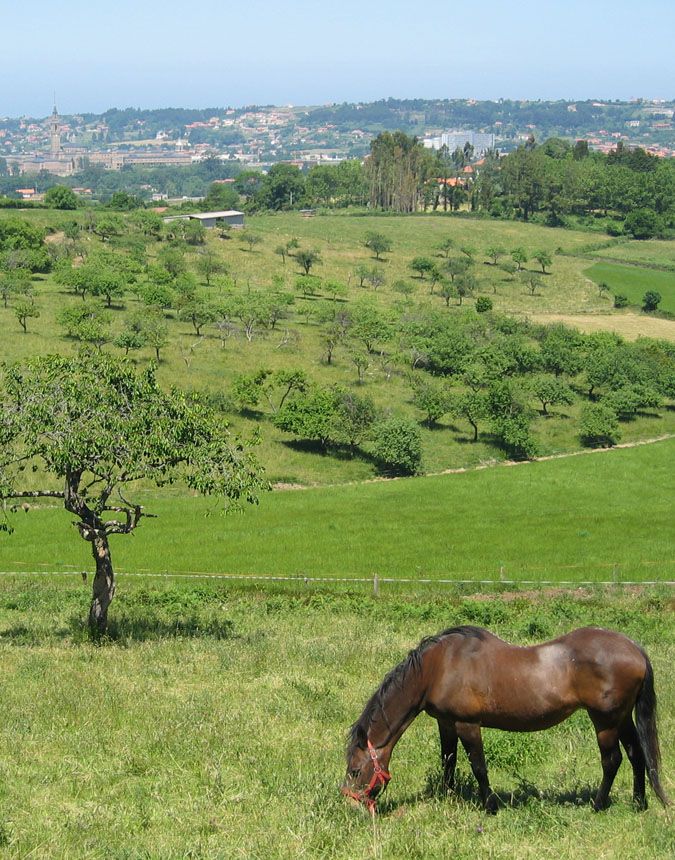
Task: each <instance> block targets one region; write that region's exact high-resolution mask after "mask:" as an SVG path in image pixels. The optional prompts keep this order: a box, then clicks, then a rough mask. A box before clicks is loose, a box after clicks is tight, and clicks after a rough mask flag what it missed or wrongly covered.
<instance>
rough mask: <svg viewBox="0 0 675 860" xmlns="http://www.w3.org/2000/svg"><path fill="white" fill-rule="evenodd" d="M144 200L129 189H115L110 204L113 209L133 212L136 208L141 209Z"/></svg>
mask: <svg viewBox="0 0 675 860" xmlns="http://www.w3.org/2000/svg"><path fill="white" fill-rule="evenodd" d="M142 205H143V201H142V200H140V199H139V198H138V197H134V195H133V194H129V192H128V191H115V192H114V193H113V195H112V197H111V198H110V202H109V203H108V206H109V207H110V208H111V209H117V210H118V211H120V212H131V211H133V210H134V209H140V207H141V206H142Z"/></svg>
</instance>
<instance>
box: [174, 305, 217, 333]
mask: <svg viewBox="0 0 675 860" xmlns="http://www.w3.org/2000/svg"><path fill="white" fill-rule="evenodd" d="M178 318H179V319H181V320H186V321H189V322H191V323H192V327H193V328H194V330H195V334H196V335H197V337H200V336H201V333H202V329H203V328H204V326H205V325H208V324H209V323H212V322H215V321H216V319H217V318H218V309H217V308H216V307H215V305H214V304H212V303H211V302H209V301H208V300H207V299H205V298H203V297H202V296H195V297H194V298H192V299H191V300H190V301H188V302H186V303H185V304H183V305H182V306H181V308H180V310H179V311H178Z"/></svg>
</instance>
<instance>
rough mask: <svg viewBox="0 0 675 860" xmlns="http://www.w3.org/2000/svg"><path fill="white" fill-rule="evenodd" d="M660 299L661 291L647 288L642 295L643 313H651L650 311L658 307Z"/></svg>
mask: <svg viewBox="0 0 675 860" xmlns="http://www.w3.org/2000/svg"><path fill="white" fill-rule="evenodd" d="M660 301H661V293H659V292H658V291H657V290H647V292H646V293H645V294H644V296H642V310H643V311H644V312H645V313H651V311H655V310H657V309H658V306H659V303H660Z"/></svg>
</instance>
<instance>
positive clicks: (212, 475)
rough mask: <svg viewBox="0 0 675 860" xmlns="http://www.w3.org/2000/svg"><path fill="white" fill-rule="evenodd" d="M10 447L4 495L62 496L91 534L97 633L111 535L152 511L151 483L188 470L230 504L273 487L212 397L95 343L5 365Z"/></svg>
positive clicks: (190, 477)
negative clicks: (144, 495)
mask: <svg viewBox="0 0 675 860" xmlns="http://www.w3.org/2000/svg"><path fill="white" fill-rule="evenodd" d="M0 452H1V453H0V498H2V500H3V503H5V504H6V502H7V501H8V500H11V499H25V498H41V497H48V498H57V499H62V500H63V504H64V507H65V509H66V510H67V511H69V513H71V514H73V515H74V517H75V518H76V520H75V525H76V527H77V528H78V530H79V533H80V536H81V537H82V538H83V539H84V540H86V541H88V542H89V543H90V544H91V550H92V554H93V558H94V563H95V567H96V572H95V575H94V583H93V594H92V601H91V606H90V609H89V627H90V630H91V632H92V635H94V636H100V635H102V634H104V633H105V631H106V627H107V622H108V609H109V606H110V603H111V601H112V599H113V597H114V594H115V576H114V571H113V564H112V557H111V551H110V542H109V538H110V536H111V535H114V534H131V533H132V532H133V531H134V530H135V529H136V528H137V527H138V525H139V523H140V521H141V519H142V518H143V517H145V516H150V515H149V514H147V513H146V512H145V510H144V507H143V505H142V504H140V502H139V501H138V498H137V495H138V494H139V493H141V492H142V490H141V488H142V487H145V486H146V485H147V483H148V482H152V483H154V484H156V485H157V486H163V485H165V484H168V483H171V482H173V481H175V480H182V481H183V482H185V483H186V484H187V485H188V487H190V488H191V489H194V490H197V491H198V492H201V493H204V494H208V495H216V496H219V497H221V498H222V499H223V500H224V501H225V503H226V505H227V506H230V507H232V506H234V507H237V506H239V505H240V504H241V502H243V501H246V502H256V500H257V493H258V492H259V491H260V490H262V489H263V488H265V484H264V482H263V480H262V478H261V475H260V471H259V468H258V465H257V463H256V462H255V460H254V459H253V457H252V456H251V454H250V453H249V452H248V451H247V450H246V449H245V448H244V446H243V444H242V443H241V441H240V440H238V439H237V438H234V437H232V436H230V434H229V433H228V431H227V429H226V428H225V426H224V425H223V422H222V419H221V418H220V416H216V415H214V414H213V413H212V412H211V411H210V410H209V409H208V408H207V407H206V405H205V404H204V403H202V402H200V401H198V400H196V399H194V398H190V397H188V396H187V395H185V394H183V393H181V392H178V391H175V390H174V391H172V392H171V393H169V394H167V393H165V392H164V391H162V390H161V389H160V387H159V385H158V383H157V380H156V378H155V369H154V367H153V366H150V367H149V368H147V369H146V370H144V371H143V372H141V373H136V372H135V370H134V369H133V367H132V366H131V365H130V364H129V363H128V362H126V361H124V360H123V359H116V358H113V357H111V356H109V355H105V354H95V353H91V352H86V353H84V352H83V353H80V354H79V355H78V356H77V357H76V358H74V359H73V358H65V357H63V356H56V355H52V356H46V357H40V358H35V359H32V360H30V361H29V362H27V363H26V364H24V365H18V364H16V365H11V366H8V367H7V366H6V367H5V368H4V369H3V371H2V375H1V376H0ZM27 462H31V464H32V465H33V466H34V467H35V468H36V470H37V471H38V473H40V474H43V475H44V478H45V480H44V484H43V487H42V488H41V489H35V490H33V489H29V488H27V487H22V486H21V484H20V483H19V481H20V478H21V476H22V474H23V469H24V467H25V464H26V463H27ZM130 497H132V498H133V501H132V500H131V499H130ZM5 528H6V529H7V528H8V524H7V523H6V524H5ZM35 529H36V534H35V540H36V543H39V539H40V538H39V532H38V531H37V529H38V525H37V524H36V525H35Z"/></svg>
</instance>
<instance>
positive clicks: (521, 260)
mask: <svg viewBox="0 0 675 860" xmlns="http://www.w3.org/2000/svg"><path fill="white" fill-rule="evenodd" d="M511 259H512V260H513V262H514V263H515V264H516V266H517V267H518V271H519V272H520V271H522V268H523V266H524V265H525V263H527V261H528V259H529V257H528V256H527V251H526V250H525V248H522V247H520V246H518V247H517V248H514V249H513V251H511Z"/></svg>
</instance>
